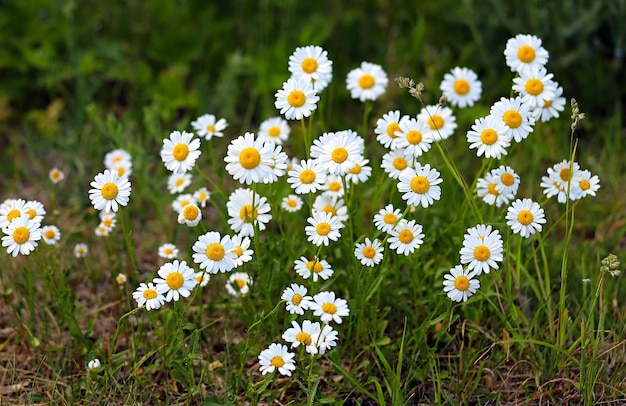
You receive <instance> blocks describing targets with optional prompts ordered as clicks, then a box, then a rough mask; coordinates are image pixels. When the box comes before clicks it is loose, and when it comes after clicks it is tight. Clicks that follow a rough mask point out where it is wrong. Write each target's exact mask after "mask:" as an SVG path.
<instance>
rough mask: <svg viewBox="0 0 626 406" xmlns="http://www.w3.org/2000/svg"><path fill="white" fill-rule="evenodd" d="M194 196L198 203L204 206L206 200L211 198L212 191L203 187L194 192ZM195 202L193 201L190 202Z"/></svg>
mask: <svg viewBox="0 0 626 406" xmlns="http://www.w3.org/2000/svg"><path fill="white" fill-rule="evenodd" d="M193 198H194V199H195V200H196V202H197V203H196V204H197V205H198V206H200V207H202V208H205V207H206V202H208V201H209V199H210V198H211V192H209V190H208V189H207V188H206V187H201V188H200V189H198V190H196V191H195V192H193ZM189 203H193V202H189Z"/></svg>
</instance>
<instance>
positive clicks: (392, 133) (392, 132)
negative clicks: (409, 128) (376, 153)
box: [387, 123, 400, 138]
mask: <svg viewBox="0 0 626 406" xmlns="http://www.w3.org/2000/svg"><path fill="white" fill-rule="evenodd" d="M396 131H400V126H399V125H398V123H391V124H389V125H388V126H387V135H388V136H389V138H396V137H397V135H396Z"/></svg>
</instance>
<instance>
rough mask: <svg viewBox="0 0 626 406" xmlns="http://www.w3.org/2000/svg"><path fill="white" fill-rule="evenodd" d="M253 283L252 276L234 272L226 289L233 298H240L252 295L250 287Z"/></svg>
mask: <svg viewBox="0 0 626 406" xmlns="http://www.w3.org/2000/svg"><path fill="white" fill-rule="evenodd" d="M253 283H254V282H253V281H252V278H250V275H248V274H247V273H245V272H233V273H232V274H230V276H229V277H228V281H227V282H226V285H225V288H226V291H227V292H228V293H230V294H231V295H232V296H235V297H240V296H245V295H247V294H248V293H250V286H252V284H253Z"/></svg>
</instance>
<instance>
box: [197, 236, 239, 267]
mask: <svg viewBox="0 0 626 406" xmlns="http://www.w3.org/2000/svg"><path fill="white" fill-rule="evenodd" d="M192 249H193V251H194V254H193V256H192V257H193V262H195V263H196V264H199V266H200V269H204V270H206V271H207V272H209V273H213V274H216V273H218V272H228V271H230V270H231V269H233V268H234V267H235V258H237V254H235V253H234V252H233V250H234V249H235V244H234V243H233V241H232V239H231V238H230V236H229V235H224V236H221V235H220V233H218V232H217V231H209V232H207V233H206V234H203V235H201V236H199V237H198V239H197V240H196V242H195V243H194V244H193V247H192Z"/></svg>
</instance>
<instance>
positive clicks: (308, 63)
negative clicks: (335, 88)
mask: <svg viewBox="0 0 626 406" xmlns="http://www.w3.org/2000/svg"><path fill="white" fill-rule="evenodd" d="M289 72H291V74H292V75H293V76H295V77H296V78H302V79H305V80H308V81H309V82H310V83H311V85H312V86H313V88H314V89H315V91H317V92H318V93H319V92H321V91H322V90H324V89H325V88H326V87H327V86H328V84H329V83H330V81H331V80H332V78H333V61H331V60H329V59H328V52H326V51H325V50H324V49H323V48H322V47H319V46H316V45H309V46H305V47H298V48H296V50H295V51H294V52H293V54H291V56H289Z"/></svg>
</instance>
